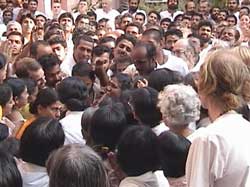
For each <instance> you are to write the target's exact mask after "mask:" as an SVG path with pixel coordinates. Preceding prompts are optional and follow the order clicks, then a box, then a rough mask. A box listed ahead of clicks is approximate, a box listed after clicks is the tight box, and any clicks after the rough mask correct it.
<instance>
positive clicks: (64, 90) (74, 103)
mask: <svg viewBox="0 0 250 187" xmlns="http://www.w3.org/2000/svg"><path fill="white" fill-rule="evenodd" d="M57 91H58V94H59V98H60V101H61V102H62V103H63V104H65V105H66V107H67V109H68V110H70V111H83V110H84V109H86V108H87V107H88V106H89V104H88V102H87V100H88V90H87V86H86V85H85V84H84V83H83V81H81V80H80V79H79V78H77V77H68V78H66V79H64V80H62V81H61V82H60V83H59V85H58V87H57Z"/></svg>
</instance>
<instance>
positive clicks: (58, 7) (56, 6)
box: [52, 3, 62, 15]
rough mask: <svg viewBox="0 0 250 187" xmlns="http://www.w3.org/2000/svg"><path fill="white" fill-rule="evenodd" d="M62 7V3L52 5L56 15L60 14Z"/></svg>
mask: <svg viewBox="0 0 250 187" xmlns="http://www.w3.org/2000/svg"><path fill="white" fill-rule="evenodd" d="M61 9H62V7H61V3H53V5H52V11H53V14H54V15H58V14H59V13H60V11H61Z"/></svg>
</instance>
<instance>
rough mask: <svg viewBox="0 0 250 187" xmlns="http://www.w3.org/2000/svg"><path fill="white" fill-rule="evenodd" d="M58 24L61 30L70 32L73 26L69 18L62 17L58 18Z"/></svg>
mask: <svg viewBox="0 0 250 187" xmlns="http://www.w3.org/2000/svg"><path fill="white" fill-rule="evenodd" d="M60 25H61V26H62V29H63V31H66V32H71V31H72V28H73V22H72V19H71V18H68V17H64V18H62V19H60Z"/></svg>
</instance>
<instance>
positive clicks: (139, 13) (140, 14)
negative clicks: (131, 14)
mask: <svg viewBox="0 0 250 187" xmlns="http://www.w3.org/2000/svg"><path fill="white" fill-rule="evenodd" d="M137 15H139V16H143V18H144V21H145V20H146V15H145V14H144V13H142V12H136V14H135V16H137Z"/></svg>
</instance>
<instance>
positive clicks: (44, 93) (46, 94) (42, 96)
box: [30, 88, 59, 114]
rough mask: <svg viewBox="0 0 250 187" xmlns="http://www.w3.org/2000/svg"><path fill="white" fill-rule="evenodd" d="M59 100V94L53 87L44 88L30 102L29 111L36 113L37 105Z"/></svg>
mask: <svg viewBox="0 0 250 187" xmlns="http://www.w3.org/2000/svg"><path fill="white" fill-rule="evenodd" d="M57 101H59V96H58V93H57V91H56V90H54V89H53V88H45V89H42V90H40V91H39V92H38V94H37V97H36V100H35V101H34V102H33V103H31V104H30V113H32V114H38V110H37V109H38V106H39V105H41V106H42V107H44V108H45V107H48V106H50V105H52V104H53V103H55V102H57Z"/></svg>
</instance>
